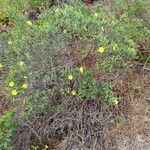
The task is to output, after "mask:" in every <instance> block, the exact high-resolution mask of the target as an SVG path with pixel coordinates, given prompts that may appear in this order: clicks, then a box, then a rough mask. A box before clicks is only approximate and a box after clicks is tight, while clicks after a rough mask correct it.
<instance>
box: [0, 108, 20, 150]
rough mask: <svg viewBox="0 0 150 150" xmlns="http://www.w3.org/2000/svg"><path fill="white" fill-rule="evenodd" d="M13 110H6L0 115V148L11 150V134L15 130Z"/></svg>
mask: <svg viewBox="0 0 150 150" xmlns="http://www.w3.org/2000/svg"><path fill="white" fill-rule="evenodd" d="M13 116H14V112H13V111H10V112H6V113H5V114H4V115H3V116H1V117H0V143H1V144H0V149H3V150H12V136H13V133H14V131H15V130H16V127H17V126H16V124H15V122H14V120H13Z"/></svg>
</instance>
